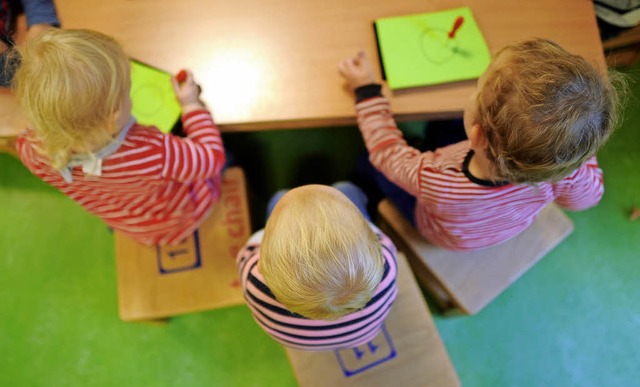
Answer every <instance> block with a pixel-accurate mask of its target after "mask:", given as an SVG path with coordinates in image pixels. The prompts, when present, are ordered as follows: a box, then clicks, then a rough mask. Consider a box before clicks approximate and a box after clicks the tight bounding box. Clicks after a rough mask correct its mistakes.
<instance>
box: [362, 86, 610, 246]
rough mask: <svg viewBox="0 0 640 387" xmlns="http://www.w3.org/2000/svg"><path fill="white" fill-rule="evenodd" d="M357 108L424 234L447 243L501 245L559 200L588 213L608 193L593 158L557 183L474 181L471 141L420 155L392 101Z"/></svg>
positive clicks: (372, 149) (378, 158)
mask: <svg viewBox="0 0 640 387" xmlns="http://www.w3.org/2000/svg"><path fill="white" fill-rule="evenodd" d="M356 111H357V116H358V125H359V127H360V131H361V133H362V136H363V138H364V142H365V144H366V147H367V149H368V151H369V159H370V160H371V163H372V164H373V165H374V166H375V167H376V169H378V170H379V171H381V172H382V174H384V176H385V177H386V178H387V179H389V180H390V181H392V182H393V183H395V184H396V185H398V186H399V187H401V188H402V189H404V190H405V191H407V192H408V193H409V194H411V195H413V196H415V197H416V198H417V205H416V209H415V220H416V227H417V228H418V231H419V232H420V234H421V235H422V236H424V237H425V238H426V239H428V240H429V241H431V242H432V243H434V244H436V245H438V246H442V247H444V248H448V249H452V250H473V249H480V248H484V247H489V246H493V245H496V244H498V243H501V242H504V241H506V240H507V239H509V238H512V237H514V236H516V235H518V234H519V233H520V232H522V231H523V230H524V229H526V228H527V227H528V226H529V225H530V224H531V223H532V222H533V221H534V219H535V217H536V215H537V214H538V212H540V210H542V208H543V207H544V206H546V205H547V204H548V203H550V202H552V201H554V200H555V201H556V202H557V203H558V204H559V205H560V206H562V207H564V208H566V209H570V210H583V209H586V208H589V207H592V206H594V205H596V204H597V203H598V202H599V201H600V199H601V197H602V195H603V193H604V185H603V181H602V170H601V169H600V168H598V163H597V161H596V158H595V157H593V158H591V159H590V160H588V161H587V162H586V163H585V164H584V165H582V166H581V167H580V168H578V169H577V170H575V171H574V172H573V173H572V174H571V175H570V176H568V177H566V178H565V179H563V180H561V181H559V182H556V183H546V182H545V183H539V184H537V185H523V184H506V185H502V186H486V185H482V184H479V183H481V181H480V182H478V181H475V182H474V181H472V180H470V178H471V179H473V177H472V176H470V175H469V173H468V172H466V171H465V170H464V169H465V168H464V167H463V166H464V163H465V158H467V156H468V155H469V154H470V151H471V149H470V144H469V141H462V142H460V143H457V144H453V145H450V146H447V147H444V148H440V149H437V150H436V151H435V152H430V151H428V152H424V153H422V152H420V151H419V150H417V149H415V148H413V147H411V146H409V145H407V143H406V142H405V140H404V139H403V137H402V132H401V131H400V130H398V128H397V125H396V123H395V121H394V119H393V115H392V113H391V108H390V105H389V101H388V100H387V99H386V98H384V97H381V96H380V97H374V98H368V99H365V100H363V101H361V102H359V103H358V104H356ZM474 180H476V179H474Z"/></svg>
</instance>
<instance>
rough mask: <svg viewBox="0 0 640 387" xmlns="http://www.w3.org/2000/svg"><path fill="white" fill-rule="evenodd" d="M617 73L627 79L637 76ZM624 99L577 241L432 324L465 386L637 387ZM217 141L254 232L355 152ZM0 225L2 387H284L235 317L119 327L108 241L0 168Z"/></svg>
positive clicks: (340, 133) (244, 319) (634, 136)
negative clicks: (246, 200)
mask: <svg viewBox="0 0 640 387" xmlns="http://www.w3.org/2000/svg"><path fill="white" fill-rule="evenodd" d="M629 73H630V74H631V75H632V78H633V79H638V78H639V77H638V74H640V68H636V69H635V70H634V71H633V72H629ZM632 87H633V96H632V98H631V100H630V104H629V108H628V109H627V114H626V121H625V123H624V125H623V126H622V127H621V128H620V130H618V132H617V133H616V134H615V135H614V137H613V138H612V139H611V141H610V143H609V144H608V145H607V146H606V147H605V148H604V149H603V150H602V152H601V153H600V155H599V161H600V164H601V166H602V168H603V169H604V171H605V180H606V183H605V184H606V193H605V197H604V199H603V201H602V203H601V204H600V205H599V206H598V207H597V208H594V209H591V210H589V211H586V212H582V213H571V214H570V215H569V216H570V217H571V218H572V219H573V221H574V223H575V232H574V233H573V234H572V235H571V236H570V237H569V238H568V239H567V240H566V241H565V242H564V243H562V244H561V245H560V246H559V247H558V248H556V249H555V250H554V251H553V252H552V253H550V254H549V255H548V256H547V257H546V258H545V259H544V260H542V261H541V262H540V263H539V264H537V265H536V266H535V267H534V268H533V269H532V270H530V271H529V272H528V273H527V274H526V275H525V276H524V277H522V278H521V279H520V280H519V281H518V282H516V283H515V284H514V285H513V286H511V287H510V288H509V289H508V290H507V291H506V292H504V293H503V294H502V295H501V296H500V297H498V298H497V299H496V300H495V301H494V302H493V303H492V304H490V305H489V306H488V307H487V308H486V309H485V310H483V311H482V312H481V313H480V314H478V315H476V316H473V317H449V318H447V317H442V316H437V315H436V316H435V320H436V324H437V326H438V329H439V331H440V334H441V336H442V339H443V341H444V343H445V345H446V347H447V350H448V351H449V354H450V356H451V359H452V360H453V363H454V365H455V368H456V370H457V372H458V375H459V377H460V379H461V381H462V383H463V385H464V386H625V387H626V386H637V385H640V220H638V221H636V222H635V223H632V222H630V221H629V220H628V210H629V208H630V207H631V206H632V205H634V204H635V205H636V206H640V174H639V173H638V166H639V165H640V151H638V148H639V147H640V109H639V108H638V106H639V101H640V84H637V83H636V84H633V85H632ZM412 128H413V129H415V125H414V126H413V127H411V125H409V126H408V129H409V130H411V129H412ZM225 140H226V144H227V147H228V148H230V149H234V150H236V159H237V162H238V163H240V164H241V165H243V166H244V167H245V170H246V172H247V175H248V178H249V185H250V188H251V193H250V195H251V200H252V212H253V213H252V215H253V219H254V224H255V225H256V226H259V225H260V223H261V219H262V217H263V212H264V205H265V202H266V199H267V197H268V195H269V194H270V193H272V192H273V191H275V190H276V189H278V188H281V187H286V186H293V185H297V184H304V183H309V182H320V183H327V182H330V181H332V180H336V179H342V178H346V177H349V176H350V174H351V172H352V165H353V162H354V160H355V158H356V157H357V154H358V153H359V152H360V150H361V149H362V143H361V140H360V138H359V135H358V132H357V131H356V129H355V128H333V129H317V130H297V131H280V132H270V133H242V134H229V135H226V136H225ZM309 171H313V173H310V172H309ZM0 214H1V215H0V230H1V231H2V234H1V236H0V349H1V350H2V354H1V355H0V386H12V387H13V386H56V387H57V386H83V387H86V386H118V387H128V386H145V387H146V386H242V387H245V386H278V387H279V386H294V385H295V380H294V377H293V374H292V371H291V368H290V366H289V363H288V361H287V358H286V356H285V353H284V350H283V349H282V348H281V347H280V346H279V345H278V344H276V343H275V342H274V341H272V340H271V339H270V338H269V337H267V335H266V334H265V333H263V332H262V331H261V330H260V329H259V328H258V326H257V325H256V324H255V323H254V321H253V320H252V318H251V315H250V313H249V311H248V309H247V308H246V307H244V306H239V307H234V308H228V309H224V310H217V311H210V312H204V313H194V314H190V315H185V316H180V317H176V318H174V319H172V320H171V322H170V323H169V324H167V325H166V326H151V325H145V324H137V323H123V322H122V321H120V320H119V319H118V317H117V298H116V297H117V296H116V283H115V268H114V255H113V254H114V252H113V237H112V234H111V233H110V232H109V231H108V230H107V228H106V227H105V226H104V225H103V224H102V223H101V222H100V221H99V220H98V219H96V218H94V217H92V216H90V215H88V214H86V213H85V212H84V211H83V210H82V209H81V208H80V207H79V206H77V205H76V204H74V203H73V202H71V201H70V200H68V199H67V198H66V197H64V196H63V195H62V194H60V193H58V192H56V191H55V190H53V189H51V188H50V187H48V186H47V185H45V184H44V183H42V182H40V181H38V180H37V179H36V178H34V177H33V176H31V175H30V174H29V173H28V172H27V171H26V170H25V169H24V168H23V167H22V166H21V165H20V163H19V162H18V161H17V160H15V159H13V158H12V157H10V156H7V155H4V154H2V155H0ZM416 345H419V343H416ZM398 387H401V386H398Z"/></svg>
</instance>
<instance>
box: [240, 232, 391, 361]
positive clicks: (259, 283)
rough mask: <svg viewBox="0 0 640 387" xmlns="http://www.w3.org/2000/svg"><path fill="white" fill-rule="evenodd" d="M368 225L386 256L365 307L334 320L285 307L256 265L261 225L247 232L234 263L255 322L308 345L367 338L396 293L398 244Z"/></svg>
mask: <svg viewBox="0 0 640 387" xmlns="http://www.w3.org/2000/svg"><path fill="white" fill-rule="evenodd" d="M372 228H373V230H374V232H375V233H376V234H377V235H378V238H379V239H380V242H381V245H382V255H383V257H384V260H385V264H384V274H383V276H382V280H381V281H380V285H378V288H377V289H376V292H375V293H374V295H373V297H372V298H371V300H370V301H369V302H368V303H367V304H366V305H365V307H364V308H362V309H361V310H359V311H356V312H353V313H350V314H348V315H346V316H343V317H341V318H339V319H337V320H333V321H325V320H311V319H308V318H306V317H303V316H301V315H299V314H296V313H293V312H290V311H289V310H288V309H287V308H286V307H285V306H284V305H282V304H281V303H279V302H278V300H276V298H275V296H274V295H273V293H271V290H269V287H268V286H267V285H266V284H265V282H264V278H263V277H262V274H260V271H259V269H258V262H259V261H260V242H261V241H262V233H263V230H260V231H258V232H256V233H255V234H254V235H252V236H251V238H250V239H249V241H248V242H247V245H246V246H245V247H244V248H243V249H242V250H241V251H240V252H239V253H238V257H237V264H238V270H239V271H240V279H241V283H242V288H243V291H244V298H245V300H246V301H247V305H248V306H249V309H251V312H252V313H253V317H254V319H255V320H256V322H257V323H258V325H260V326H261V327H262V329H264V330H265V332H267V333H268V334H269V335H270V336H271V337H273V338H274V339H275V340H276V341H278V342H279V343H281V344H282V345H284V346H287V347H291V348H297V349H302V350H307V351H325V350H334V349H341V348H353V347H357V346H359V345H362V344H365V343H367V342H369V341H371V340H372V339H373V338H374V337H375V336H376V335H377V334H378V332H379V331H380V329H381V328H382V323H383V322H384V319H385V317H387V314H389V310H390V309H391V305H392V303H393V301H394V300H395V298H396V295H397V294H398V287H397V285H396V276H397V263H396V256H397V254H398V253H397V250H396V248H395V246H394V245H393V243H392V242H391V240H390V239H389V238H388V237H387V236H386V235H384V234H383V233H382V231H380V230H379V229H378V228H377V227H375V226H372Z"/></svg>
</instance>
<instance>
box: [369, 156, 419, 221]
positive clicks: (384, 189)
mask: <svg viewBox="0 0 640 387" xmlns="http://www.w3.org/2000/svg"><path fill="white" fill-rule="evenodd" d="M358 175H359V177H360V178H361V179H362V180H364V182H366V186H367V187H368V190H367V192H368V193H369V198H370V199H371V200H372V202H373V203H371V204H372V205H373V206H374V208H370V210H371V211H376V210H377V208H376V207H377V205H378V203H379V202H380V200H382V199H383V198H384V197H387V198H389V200H391V201H392V202H393V204H394V205H395V206H396V207H398V210H400V212H401V213H402V214H403V215H404V216H405V217H406V218H407V219H408V220H409V222H410V223H411V224H413V225H415V215H414V212H415V208H416V198H415V197H413V196H411V195H410V194H408V193H407V192H406V191H405V190H403V189H402V188H400V187H398V186H397V185H395V184H394V183H392V182H391V181H389V180H388V179H387V178H386V177H385V176H384V175H383V174H382V173H381V172H380V171H378V170H377V169H376V168H375V167H374V166H373V165H372V164H371V162H369V155H368V154H367V153H366V152H365V154H363V155H362V156H361V157H360V158H359V160H358Z"/></svg>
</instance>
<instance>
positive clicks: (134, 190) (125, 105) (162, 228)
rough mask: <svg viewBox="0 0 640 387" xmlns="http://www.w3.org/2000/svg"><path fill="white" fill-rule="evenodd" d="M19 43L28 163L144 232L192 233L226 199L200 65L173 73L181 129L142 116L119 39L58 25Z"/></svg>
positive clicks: (168, 238)
mask: <svg viewBox="0 0 640 387" xmlns="http://www.w3.org/2000/svg"><path fill="white" fill-rule="evenodd" d="M18 50H19V54H20V56H21V62H22V64H21V66H20V68H19V69H18V71H17V73H16V75H15V80H14V87H15V91H16V95H17V97H18V100H19V101H20V103H21V105H22V108H23V109H24V112H25V114H26V116H27V118H28V119H29V121H30V126H29V128H27V129H26V130H25V131H24V132H23V133H22V134H21V135H20V137H19V138H18V141H17V148H18V153H19V155H20V158H21V160H22V162H23V163H24V165H25V166H26V167H27V168H29V170H30V171H31V172H32V173H33V174H34V175H36V176H38V177H39V178H41V179H42V180H44V181H45V182H47V183H48V184H50V185H52V186H53V187H55V188H57V189H58V190H60V191H61V192H63V193H64V194H65V195H67V196H69V197H70V198H71V199H73V200H74V201H76V202H77V203H78V204H80V205H81V206H82V207H84V208H85V209H86V210H87V211H89V212H90V213H92V214H94V215H96V216H98V217H100V218H102V219H103V220H104V221H105V222H106V223H107V224H108V225H109V226H111V227H113V228H114V229H116V230H120V231H122V232H123V233H125V234H127V235H129V236H130V237H132V238H133V239H135V240H137V241H138V242H141V243H144V244H148V245H151V244H176V243H179V242H181V241H182V240H183V239H184V238H186V237H187V236H189V235H190V234H191V233H193V232H194V230H195V229H196V228H197V227H198V226H199V225H200V224H201V223H202V221H203V220H204V219H205V218H206V217H207V215H208V214H209V213H210V212H211V209H212V206H213V205H214V204H215V203H216V202H217V201H218V199H219V196H220V187H221V173H222V168H223V166H224V164H225V153H224V149H223V144H222V139H221V137H220V132H219V130H218V128H217V127H216V125H215V123H214V122H213V119H212V117H211V113H210V112H209V111H208V110H207V109H206V108H205V106H204V105H203V104H202V102H201V101H200V99H199V88H198V85H197V84H196V83H195V82H194V79H193V74H192V73H191V72H190V71H187V77H186V80H185V81H184V82H182V83H180V84H178V82H177V81H176V80H175V79H173V80H172V82H173V87H174V90H175V93H176V97H177V99H178V101H179V103H180V105H181V106H182V117H181V119H182V124H183V128H184V132H185V133H186V137H185V138H182V137H177V136H173V135H170V134H163V133H161V132H160V130H159V129H158V128H156V127H153V126H143V125H140V124H138V123H137V122H136V121H135V118H134V117H133V116H132V115H131V98H130V88H131V79H130V65H129V59H128V57H127V55H126V54H125V53H124V51H123V49H122V47H121V46H120V45H119V44H118V42H116V41H115V40H114V39H112V38H110V37H108V36H106V35H103V34H101V33H98V32H94V31H89V30H51V31H49V32H46V33H44V34H43V35H42V36H40V37H38V38H36V39H34V40H32V41H29V42H28V43H27V44H26V45H25V46H24V47H23V48H18Z"/></svg>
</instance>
